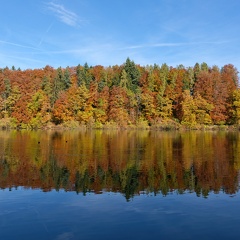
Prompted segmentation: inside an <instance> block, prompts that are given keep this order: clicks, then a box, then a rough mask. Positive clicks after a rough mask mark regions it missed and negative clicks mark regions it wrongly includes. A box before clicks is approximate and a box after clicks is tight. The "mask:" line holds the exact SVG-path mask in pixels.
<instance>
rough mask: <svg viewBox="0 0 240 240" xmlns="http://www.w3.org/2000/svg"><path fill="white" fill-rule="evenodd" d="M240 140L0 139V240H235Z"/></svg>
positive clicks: (98, 135)
mask: <svg viewBox="0 0 240 240" xmlns="http://www.w3.org/2000/svg"><path fill="white" fill-rule="evenodd" d="M239 169H240V133H239V132H224V131H218V132H198V131H191V132H161V131H148V130H142V131H127V130H126V131H125V130H122V131H118V130H95V131H87V130H85V131H84V130H82V131H80V130H73V131H53V130H52V131H0V188H1V189H0V227H1V228H0V239H3V240H10V239H11V240H12V239H24V240H27V239H34V240H35V239H44V240H45V239H56V240H62V239H84V240H85V239H105V240H106V239H237V238H238V237H239V235H240V228H239V223H240V195H239Z"/></svg>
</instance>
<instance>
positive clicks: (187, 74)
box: [0, 58, 240, 129]
mask: <svg viewBox="0 0 240 240" xmlns="http://www.w3.org/2000/svg"><path fill="white" fill-rule="evenodd" d="M238 84H239V77H238V71H237V69H236V68H235V67H234V66H233V65H232V64H227V65H224V66H223V67H221V68H219V67H218V66H212V67H210V66H208V65H207V63H201V64H199V63H196V64H195V65H194V66H193V67H184V66H183V65H179V66H177V67H172V66H168V65H167V64H162V65H161V66H159V65H157V64H154V65H147V66H140V65H138V64H135V62H134V61H133V60H130V59H129V58H127V59H126V61H125V63H123V64H122V65H115V66H109V67H103V66H101V65H97V66H89V65H88V64H87V63H85V64H84V65H80V64H79V65H78V66H75V67H66V68H62V67H59V68H57V69H54V68H53V67H51V66H48V65H47V66H45V67H44V68H42V69H26V70H21V69H16V68H15V67H14V66H13V67H12V68H8V67H5V68H0V127H1V128H22V129H25V128H27V129H28V128H29V129H35V128H51V127H55V126H60V127H68V128H76V127H81V126H84V127H87V128H128V127H129V128H130V127H135V128H136V127H137V128H151V127H155V128H159V129H164V128H166V129H169V128H175V129H176V128H180V127H185V128H191V129H194V128H196V129H198V128H202V127H207V126H227V125H230V126H238V125H239V123H240V90H239V86H238Z"/></svg>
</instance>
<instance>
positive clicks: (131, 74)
mask: <svg viewBox="0 0 240 240" xmlns="http://www.w3.org/2000/svg"><path fill="white" fill-rule="evenodd" d="M124 70H125V71H126V73H127V78H128V82H129V83H128V86H129V88H130V90H132V91H133V92H136V89H137V87H138V86H139V78H140V72H139V70H138V68H137V66H136V65H135V63H134V61H131V60H130V59H129V58H127V60H126V62H125V64H124Z"/></svg>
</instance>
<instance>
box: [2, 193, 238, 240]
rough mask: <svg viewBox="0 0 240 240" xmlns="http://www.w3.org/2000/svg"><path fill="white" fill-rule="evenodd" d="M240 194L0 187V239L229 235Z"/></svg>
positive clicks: (235, 221) (235, 223) (234, 225)
mask: <svg viewBox="0 0 240 240" xmlns="http://www.w3.org/2000/svg"><path fill="white" fill-rule="evenodd" d="M239 209H240V201H239V195H236V196H235V197H230V196H229V195H225V194H223V193H219V194H210V195H209V197H208V198H207V199H205V198H202V197H196V194H194V193H193V194H189V193H186V194H181V195H179V194H176V193H173V194H171V195H168V196H166V197H163V196H162V195H158V196H152V195H147V194H145V195H140V196H136V197H134V198H133V199H130V201H129V202H127V201H126V200H125V198H124V196H122V195H121V194H120V193H106V192H105V193H103V194H99V195H96V194H93V193H89V194H87V195H86V196H83V195H82V194H79V195H77V194H76V193H75V192H64V191H60V192H56V191H52V192H47V193H43V192H42V191H39V190H24V189H19V190H17V191H16V190H12V191H11V192H10V191H8V190H4V191H3V190H2V191H0V227H1V231H0V239H5V240H8V239H16V238H17V239H130V238H132V239H149V236H151V238H152V239H153V238H158V239H159V238H161V237H162V239H199V238H203V239H213V238H214V239H232V238H233V237H237V236H238V234H239V233H240V230H239V228H238V223H239V220H240V215H239V213H240V210H239Z"/></svg>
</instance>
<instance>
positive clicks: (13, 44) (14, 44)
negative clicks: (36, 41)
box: [0, 40, 39, 50]
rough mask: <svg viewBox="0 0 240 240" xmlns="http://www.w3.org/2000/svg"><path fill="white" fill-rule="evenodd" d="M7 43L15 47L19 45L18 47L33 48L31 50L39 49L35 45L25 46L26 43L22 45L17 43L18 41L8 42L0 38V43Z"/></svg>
mask: <svg viewBox="0 0 240 240" xmlns="http://www.w3.org/2000/svg"><path fill="white" fill-rule="evenodd" d="M1 43H2V44H7V45H12V46H15V47H20V48H28V49H33V50H39V49H38V48H35V47H31V46H27V45H22V44H18V43H13V42H8V41H2V40H0V44H1Z"/></svg>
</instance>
